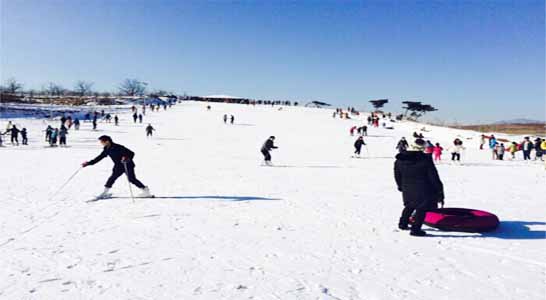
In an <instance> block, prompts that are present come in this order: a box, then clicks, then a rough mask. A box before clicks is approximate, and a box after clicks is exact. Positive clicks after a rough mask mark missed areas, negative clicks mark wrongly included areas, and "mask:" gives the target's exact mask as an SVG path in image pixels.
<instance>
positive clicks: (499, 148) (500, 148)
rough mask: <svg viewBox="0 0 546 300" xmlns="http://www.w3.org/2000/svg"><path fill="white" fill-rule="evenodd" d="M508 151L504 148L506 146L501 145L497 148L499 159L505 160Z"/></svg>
mask: <svg viewBox="0 0 546 300" xmlns="http://www.w3.org/2000/svg"><path fill="white" fill-rule="evenodd" d="M505 151H506V148H504V144H503V143H501V144H500V145H498V146H497V157H498V159H499V160H504V152H505Z"/></svg>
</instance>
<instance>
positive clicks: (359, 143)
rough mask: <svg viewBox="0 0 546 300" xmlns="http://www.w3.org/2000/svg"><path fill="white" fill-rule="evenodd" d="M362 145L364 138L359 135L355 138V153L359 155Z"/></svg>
mask: <svg viewBox="0 0 546 300" xmlns="http://www.w3.org/2000/svg"><path fill="white" fill-rule="evenodd" d="M363 145H366V143H364V138H363V137H361V136H359V137H358V139H356V141H355V145H354V146H355V154H356V155H358V156H360V151H361V150H362V146H363Z"/></svg>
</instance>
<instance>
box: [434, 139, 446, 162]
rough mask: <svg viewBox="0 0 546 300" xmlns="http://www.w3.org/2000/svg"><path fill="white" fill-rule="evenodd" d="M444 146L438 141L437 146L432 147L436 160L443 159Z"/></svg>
mask: <svg viewBox="0 0 546 300" xmlns="http://www.w3.org/2000/svg"><path fill="white" fill-rule="evenodd" d="M443 150H444V148H442V147H441V146H440V143H436V146H434V148H433V149H432V153H433V154H434V161H440V160H442V151H443Z"/></svg>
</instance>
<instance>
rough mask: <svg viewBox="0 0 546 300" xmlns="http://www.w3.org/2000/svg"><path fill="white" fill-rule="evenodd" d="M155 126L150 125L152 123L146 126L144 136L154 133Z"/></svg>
mask: <svg viewBox="0 0 546 300" xmlns="http://www.w3.org/2000/svg"><path fill="white" fill-rule="evenodd" d="M154 131H155V128H153V127H152V124H148V126H146V137H151V136H152V135H153V134H154Z"/></svg>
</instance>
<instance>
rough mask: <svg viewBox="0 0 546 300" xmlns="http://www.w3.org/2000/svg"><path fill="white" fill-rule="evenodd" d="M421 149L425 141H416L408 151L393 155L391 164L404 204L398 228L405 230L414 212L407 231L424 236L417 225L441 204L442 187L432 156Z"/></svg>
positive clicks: (420, 224) (442, 197)
mask: <svg viewBox="0 0 546 300" xmlns="http://www.w3.org/2000/svg"><path fill="white" fill-rule="evenodd" d="M424 150H425V141H423V140H422V139H417V140H415V142H414V143H413V144H412V146H411V150H410V151H406V152H403V153H399V154H397V155H396V161H395V163H394V179H395V181H396V185H397V186H398V191H400V192H402V199H403V202H404V209H403V210H402V215H401V216H400V220H399V223H398V228H400V229H401V230H408V229H409V228H408V225H409V221H410V217H411V215H412V213H413V212H414V211H415V218H414V221H413V224H412V225H411V231H410V235H413V236H425V235H426V232H424V231H423V230H422V229H421V226H422V225H423V221H424V220H425V214H426V212H427V210H430V209H434V208H437V207H438V203H441V204H442V207H443V205H444V186H443V184H442V181H441V180H440V177H439V176H438V171H437V170H436V166H435V165H434V162H433V161H432V157H431V156H430V155H427V154H425V153H423V151H424Z"/></svg>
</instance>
